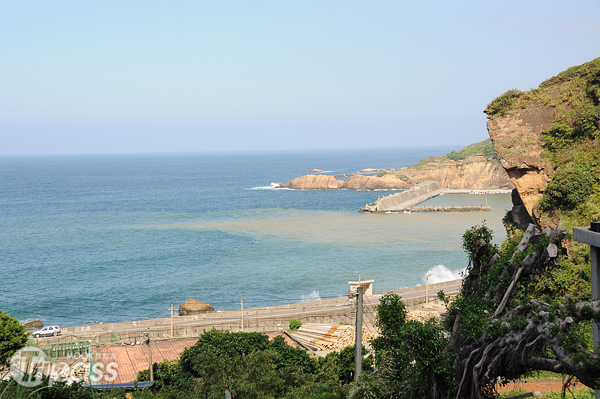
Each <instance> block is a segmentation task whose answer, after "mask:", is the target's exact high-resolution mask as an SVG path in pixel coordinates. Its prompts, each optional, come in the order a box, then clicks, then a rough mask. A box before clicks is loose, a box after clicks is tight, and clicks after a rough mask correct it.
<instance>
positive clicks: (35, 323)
mask: <svg viewBox="0 0 600 399" xmlns="http://www.w3.org/2000/svg"><path fill="white" fill-rule="evenodd" d="M42 327H44V323H43V322H42V321H41V320H34V321H30V322H29V323H25V328H42Z"/></svg>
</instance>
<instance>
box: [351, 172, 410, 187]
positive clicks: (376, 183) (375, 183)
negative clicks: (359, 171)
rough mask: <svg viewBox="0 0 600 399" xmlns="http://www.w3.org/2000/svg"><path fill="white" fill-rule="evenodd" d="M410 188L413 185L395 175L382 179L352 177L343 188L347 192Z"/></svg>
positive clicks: (361, 176)
mask: <svg viewBox="0 0 600 399" xmlns="http://www.w3.org/2000/svg"><path fill="white" fill-rule="evenodd" d="M410 187H412V184H411V183H409V182H408V181H406V180H402V179H399V178H397V177H396V176H394V175H384V176H382V177H377V176H363V175H352V176H350V177H349V178H347V179H346V181H345V182H344V184H343V185H342V188H345V189H347V190H403V189H407V188H410Z"/></svg>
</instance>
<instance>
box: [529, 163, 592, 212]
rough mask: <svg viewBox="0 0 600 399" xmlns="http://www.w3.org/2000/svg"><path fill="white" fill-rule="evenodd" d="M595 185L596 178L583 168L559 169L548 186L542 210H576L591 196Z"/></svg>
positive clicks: (541, 205)
mask: <svg viewBox="0 0 600 399" xmlns="http://www.w3.org/2000/svg"><path fill="white" fill-rule="evenodd" d="M593 185H594V178H593V177H592V176H591V175H590V173H589V172H587V171H586V170H584V169H582V168H579V167H566V168H563V169H558V170H557V171H556V174H555V175H554V178H553V179H552V181H551V182H550V183H548V185H547V186H546V190H545V191H544V196H543V197H542V200H541V201H540V208H541V209H542V210H544V211H549V210H551V209H553V208H557V209H561V210H572V209H575V208H577V207H578V206H579V205H581V204H583V203H584V202H585V200H586V199H587V198H588V197H589V196H590V194H591V193H592V189H593Z"/></svg>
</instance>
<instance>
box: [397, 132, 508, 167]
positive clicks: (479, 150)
mask: <svg viewBox="0 0 600 399" xmlns="http://www.w3.org/2000/svg"><path fill="white" fill-rule="evenodd" d="M472 156H482V157H485V158H486V159H488V160H493V161H495V162H497V163H498V165H500V163H499V161H498V159H497V158H496V153H495V152H494V146H493V145H492V141H491V140H490V139H486V140H483V141H480V142H479V143H474V144H470V145H468V146H466V147H465V148H463V149H462V150H460V151H452V152H451V153H449V154H446V155H442V156H439V157H427V158H424V159H422V160H420V161H419V162H417V163H416V164H414V165H411V166H409V169H418V168H422V167H425V166H427V165H431V164H435V163H441V162H444V161H447V160H452V161H462V160H464V159H466V158H468V157H472Z"/></svg>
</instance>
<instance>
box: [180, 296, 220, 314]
mask: <svg viewBox="0 0 600 399" xmlns="http://www.w3.org/2000/svg"><path fill="white" fill-rule="evenodd" d="M215 312H216V310H215V308H213V307H212V306H211V305H209V304H208V303H206V302H202V301H198V300H196V299H191V298H190V299H188V300H187V301H185V302H184V303H181V304H179V316H189V315H193V314H201V313H215Z"/></svg>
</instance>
